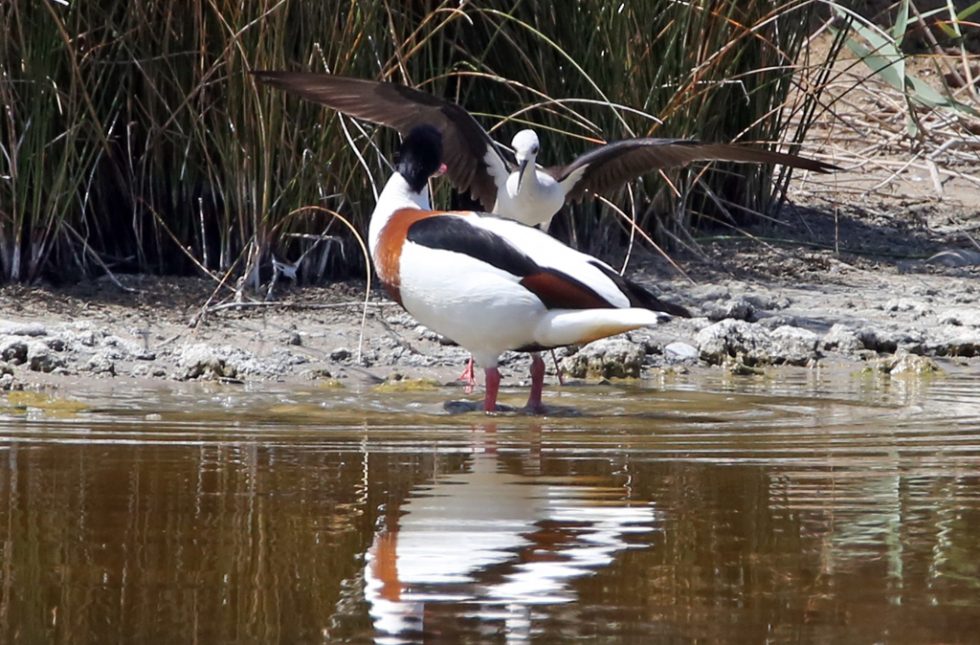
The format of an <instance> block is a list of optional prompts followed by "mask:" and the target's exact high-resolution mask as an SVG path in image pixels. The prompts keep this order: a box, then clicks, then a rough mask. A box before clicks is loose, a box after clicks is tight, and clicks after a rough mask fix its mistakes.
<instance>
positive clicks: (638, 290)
mask: <svg viewBox="0 0 980 645" xmlns="http://www.w3.org/2000/svg"><path fill="white" fill-rule="evenodd" d="M592 266H594V267H596V268H597V269H599V270H600V271H602V272H603V273H605V274H606V276H607V277H608V278H609V279H610V280H612V281H613V283H614V284H615V285H616V286H617V287H619V290H620V291H622V292H623V293H625V294H626V297H627V298H629V300H630V305H631V306H633V307H643V308H644V309H650V310H651V311H662V312H664V313H667V314H670V315H671V316H678V317H679V318H690V317H691V312H690V311H688V310H687V309H685V308H684V307H682V306H681V305H676V304H674V303H672V302H667V301H666V300H661V299H660V298H658V297H657V296H655V295H653V294H652V293H651V292H650V291H649V290H648V289H646V288H645V287H642V286H640V285H638V284H637V283H635V282H633V281H632V280H629V279H627V278H624V277H623V276H621V275H619V274H618V273H616V272H615V271H613V270H612V267H610V266H609V265H608V264H605V263H603V262H599V261H598V260H593V261H592Z"/></svg>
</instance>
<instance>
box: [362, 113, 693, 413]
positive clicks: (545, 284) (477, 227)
mask: <svg viewBox="0 0 980 645" xmlns="http://www.w3.org/2000/svg"><path fill="white" fill-rule="evenodd" d="M442 139H443V138H442V135H441V134H440V132H439V130H438V129H436V128H435V127H433V126H430V125H421V126H416V127H414V128H411V129H410V131H409V132H408V135H407V136H406V137H405V140H404V142H403V143H402V146H401V149H400V151H399V154H398V158H397V162H396V166H395V168H396V172H395V174H394V175H392V177H391V178H390V179H389V180H388V182H387V184H386V185H385V187H384V190H383V191H382V192H381V195H380V196H379V198H378V203H377V206H376V208H375V209H374V213H373V214H372V215H371V222H370V227H369V229H370V230H369V244H370V248H371V257H372V259H373V261H374V265H375V269H376V271H377V273H378V276H379V278H380V280H381V282H382V284H383V285H384V286H385V289H386V290H387V291H388V293H389V295H390V296H391V297H392V298H393V299H394V300H395V301H396V302H398V303H399V304H400V305H402V307H404V308H405V309H406V310H407V311H408V313H410V314H411V315H412V316H414V317H415V318H416V319H417V320H418V321H419V322H421V323H422V324H424V325H425V326H427V327H429V328H430V329H432V330H434V331H436V332H438V333H440V334H442V335H443V336H446V337H448V338H450V339H452V340H454V341H455V342H456V343H458V344H459V345H460V346H462V347H463V348H465V349H467V350H469V351H470V352H471V353H472V355H473V356H474V358H475V359H476V362H477V363H478V364H479V365H481V366H482V367H483V368H484V371H485V375H486V395H485V398H484V405H483V407H484V410H485V411H486V412H493V411H495V410H496V409H497V394H498V390H499V387H500V372H499V371H498V369H497V361H498V360H499V358H500V355H501V354H503V353H504V352H505V351H508V350H513V351H524V352H530V353H531V356H532V358H531V392H530V395H529V397H528V401H527V409H528V410H529V411H531V412H534V413H539V412H541V411H542V410H543V406H542V403H541V393H542V389H543V384H544V361H542V359H541V357H540V356H539V354H538V352H540V351H541V350H544V349H549V348H555V347H562V346H565V345H573V344H576V345H577V344H584V343H588V342H591V341H593V340H597V339H599V338H604V337H606V336H612V335H614V334H619V333H622V332H625V331H629V330H632V329H637V328H639V327H644V326H650V325H655V324H657V323H658V321H659V320H660V318H661V316H663V314H662V313H658V312H667V313H671V314H674V315H682V316H683V315H687V312H686V310H684V308H683V307H679V306H677V305H672V304H670V303H666V302H663V301H661V300H659V299H657V298H656V297H655V296H653V294H651V293H649V292H648V291H646V290H645V289H643V288H642V287H640V286H638V285H636V284H634V283H631V282H630V281H628V280H626V279H624V278H622V277H621V276H620V275H619V274H617V273H616V272H615V271H614V270H613V269H612V268H611V267H610V266H608V265H607V264H605V263H603V262H601V261H599V260H597V259H596V258H593V257H591V256H589V255H586V254H584V253H580V252H578V251H575V250H573V249H571V248H569V247H567V246H565V245H564V244H562V243H561V242H559V241H557V240H555V239H554V238H552V237H551V236H549V235H548V234H547V233H544V232H542V231H540V230H538V229H535V228H532V227H530V226H526V225H524V224H521V223H518V222H515V221H512V220H508V219H502V218H499V217H494V216H491V215H487V214H483V213H477V212H472V211H437V210H432V209H431V207H430V205H429V193H428V180H429V178H430V177H431V176H432V175H433V174H435V173H436V172H437V171H438V170H439V169H440V166H441V162H442V158H443V149H442Z"/></svg>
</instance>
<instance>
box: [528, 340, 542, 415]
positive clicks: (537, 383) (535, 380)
mask: <svg viewBox="0 0 980 645" xmlns="http://www.w3.org/2000/svg"><path fill="white" fill-rule="evenodd" d="M543 391H544V360H543V359H542V358H541V355H540V354H537V353H534V354H531V394H530V395H529V396H528V397H527V411H528V412H531V413H532V414H541V413H543V412H544V405H542V404H541V393H542V392H543Z"/></svg>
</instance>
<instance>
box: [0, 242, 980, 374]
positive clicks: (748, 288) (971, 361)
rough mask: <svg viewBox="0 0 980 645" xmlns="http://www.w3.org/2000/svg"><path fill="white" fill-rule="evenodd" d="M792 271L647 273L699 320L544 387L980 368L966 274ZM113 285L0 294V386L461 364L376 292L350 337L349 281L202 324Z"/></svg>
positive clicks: (589, 352) (622, 343) (354, 300)
mask: <svg viewBox="0 0 980 645" xmlns="http://www.w3.org/2000/svg"><path fill="white" fill-rule="evenodd" d="M824 260H826V258H824ZM743 261H744V262H747V263H751V262H752V260H751V258H744V260H743ZM776 264H778V263H776ZM804 264H806V265H807V266H808V271H807V272H795V273H793V274H791V275H789V276H786V277H777V276H773V275H768V276H765V277H764V278H760V277H759V276H757V275H751V274H749V273H747V272H741V275H739V274H737V272H736V274H735V275H732V272H728V273H726V274H718V273H715V274H713V275H708V276H705V275H694V276H693V282H692V281H691V280H686V279H683V278H680V277H668V276H666V275H664V274H663V273H664V270H663V269H662V268H661V267H659V266H658V265H657V263H656V262H655V261H653V260H651V261H650V262H648V263H646V265H645V269H644V270H643V271H641V272H640V277H641V280H642V281H643V282H645V283H646V284H647V285H648V286H650V287H651V288H653V289H656V290H657V291H658V292H660V293H661V294H662V295H663V296H664V297H665V298H668V299H671V300H673V301H676V302H680V303H682V304H684V305H685V306H687V307H688V308H690V310H691V311H692V312H693V313H694V315H695V317H694V318H691V319H673V320H670V321H669V322H666V323H664V324H663V325H660V326H658V327H656V328H653V329H643V330H638V331H634V332H631V333H628V334H624V335H621V336H617V337H614V338H610V339H606V340H602V341H598V342H595V343H592V344H590V345H587V346H585V347H571V348H563V349H559V350H557V351H556V352H555V358H556V361H554V362H553V361H551V360H550V359H549V360H548V369H549V373H550V377H549V378H550V380H551V382H552V383H553V382H554V381H555V380H556V377H555V372H556V367H555V365H556V363H557V364H560V365H561V368H562V371H563V373H564V375H565V376H566V377H570V378H573V379H586V380H601V379H615V378H650V377H655V376H656V375H657V374H658V373H659V374H662V373H665V372H670V371H681V372H683V371H685V370H691V369H713V370H726V371H728V372H730V373H733V374H747V375H751V374H763V373H772V372H773V370H778V369H781V368H782V366H792V367H798V368H799V367H802V368H817V367H819V366H821V365H827V364H834V365H841V364H843V365H845V366H852V367H853V368H854V369H856V370H860V369H865V368H870V369H875V370H881V371H885V372H890V371H914V372H920V373H921V372H933V371H935V370H936V369H937V368H938V364H937V360H936V359H942V360H939V361H938V363H942V362H944V361H946V362H948V360H951V361H953V362H954V363H957V364H962V365H966V366H972V365H976V366H980V279H978V276H977V275H975V272H976V269H975V267H966V268H964V267H952V268H950V267H943V266H935V265H925V264H923V265H922V266H921V267H919V270H916V271H909V270H907V268H906V269H902V268H898V269H896V268H895V267H887V268H882V267H861V266H855V265H851V264H846V263H843V262H836V261H829V262H828V261H824V262H817V261H816V260H811V261H809V262H804ZM770 268H772V266H770ZM123 278H124V279H125V282H124V284H125V286H127V287H129V288H130V289H132V291H122V290H120V289H119V288H118V286H116V285H114V284H113V283H112V282H110V281H108V280H100V281H94V282H87V283H83V284H80V285H75V286H73V287H71V288H67V289H54V288H43V287H38V288H16V287H6V288H4V289H3V290H0V388H2V389H4V390H11V389H23V388H38V387H55V388H62V389H65V390H69V391H70V390H75V389H77V388H85V387H86V386H87V384H91V383H92V379H116V380H125V379H138V380H140V381H146V380H151V381H152V380H156V381H160V382H165V381H169V382H173V381H191V380H218V381H222V382H227V383H248V382H263V381H266V382H287V383H288V382H297V381H303V382H309V381H329V382H330V383H331V385H335V386H343V385H345V384H353V383H358V384H363V383H367V384H380V383H389V384H392V383H402V384H404V385H406V386H407V385H408V384H409V383H425V382H430V383H433V384H440V385H442V384H447V383H453V382H456V381H457V377H458V375H459V374H460V372H461V371H462V369H463V366H464V363H465V361H466V359H467V353H466V352H465V351H464V350H463V349H461V348H459V347H456V346H453V345H450V344H446V343H445V342H444V341H442V339H440V337H439V336H438V335H437V334H435V333H433V332H432V331H431V330H428V329H425V328H424V327H422V326H420V325H418V324H417V323H416V322H415V321H414V320H413V319H412V318H411V317H410V316H408V315H407V314H405V313H404V312H403V311H401V310H400V309H399V308H398V307H397V306H396V305H394V304H392V303H390V302H389V301H387V300H386V299H385V298H384V297H383V296H382V295H381V294H379V293H373V294H372V298H371V302H370V303H369V304H368V307H367V313H366V315H365V316H364V324H363V328H362V324H361V323H362V312H363V291H361V289H362V288H363V287H362V286H361V285H358V284H357V283H347V284H338V285H333V286H332V287H329V288H319V287H297V288H292V289H291V290H287V291H283V292H281V293H280V294H279V297H280V298H281V300H282V302H281V303H279V304H274V303H256V304H252V305H249V306H246V307H243V308H240V309H236V308H225V309H221V310H217V311H212V312H210V313H209V314H207V315H205V316H203V317H202V316H201V303H203V302H206V300H207V295H208V294H209V292H210V290H211V289H213V285H212V284H211V283H209V282H208V281H205V280H198V279H173V278H171V279H164V278H154V277H146V276H123ZM195 321H196V322H197V324H196V325H195V324H193V323H194V322H195ZM527 364H528V360H527V357H526V356H524V355H521V354H508V355H506V356H505V357H504V359H503V365H502V370H503V372H504V375H505V378H507V379H508V380H507V381H506V383H507V384H509V385H516V384H518V383H520V382H521V381H522V380H523V379H525V378H526V376H527Z"/></svg>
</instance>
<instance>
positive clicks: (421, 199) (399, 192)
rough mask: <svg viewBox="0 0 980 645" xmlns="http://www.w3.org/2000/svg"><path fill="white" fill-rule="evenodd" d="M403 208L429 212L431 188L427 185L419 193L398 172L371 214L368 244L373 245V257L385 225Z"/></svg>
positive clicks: (387, 184)
mask: <svg viewBox="0 0 980 645" xmlns="http://www.w3.org/2000/svg"><path fill="white" fill-rule="evenodd" d="M402 208H418V209H421V210H429V209H430V208H431V207H430V205H429V187H428V185H426V186H425V187H424V188H423V189H422V192H420V193H417V192H415V191H413V190H412V189H411V187H409V185H408V182H407V181H405V178H404V177H402V176H401V174H400V173H397V172H396V173H395V174H394V175H392V176H391V179H389V180H388V183H386V184H385V187H384V190H382V191H381V194H380V195H378V204H377V206H375V207H374V212H373V213H372V214H371V223H370V225H369V226H368V237H369V240H368V242H369V244H370V245H371V255H372V256H373V255H374V249H375V247H376V246H377V243H378V238H380V237H381V231H382V230H383V229H384V227H385V224H387V223H388V220H389V219H391V216H392V214H394V213H395V211H398V210H400V209H402Z"/></svg>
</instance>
